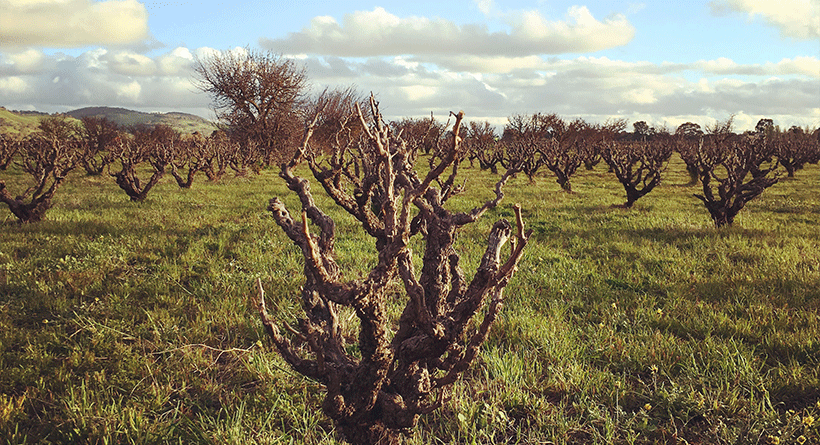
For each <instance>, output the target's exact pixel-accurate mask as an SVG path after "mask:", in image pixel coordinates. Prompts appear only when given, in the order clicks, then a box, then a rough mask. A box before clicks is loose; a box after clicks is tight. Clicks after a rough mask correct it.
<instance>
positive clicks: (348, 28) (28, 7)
mask: <svg viewBox="0 0 820 445" xmlns="http://www.w3.org/2000/svg"><path fill="white" fill-rule="evenodd" d="M243 48H252V49H255V50H260V51H270V52H272V53H274V54H279V55H282V56H284V57H288V58H292V59H294V60H295V61H297V62H298V63H299V64H301V65H302V66H304V67H305V69H306V73H307V76H308V78H309V80H310V84H311V88H312V89H313V91H320V90H322V89H324V88H326V87H329V88H337V87H338V88H345V87H349V86H353V87H355V88H356V89H357V90H358V91H360V92H361V93H363V94H369V93H370V92H372V93H373V94H374V95H375V96H376V98H377V99H378V100H379V102H380V104H381V110H382V113H383V114H384V115H385V117H387V118H390V119H393V118H396V119H397V118H403V117H423V116H428V117H429V116H430V113H431V112H432V113H433V114H434V115H435V116H437V117H438V118H439V119H441V120H446V118H447V115H448V113H449V111H458V110H464V112H465V115H466V119H468V120H475V121H489V122H490V123H492V124H494V125H499V126H503V125H504V123H506V121H507V118H508V117H509V116H512V115H515V114H530V113H536V112H543V113H557V114H558V115H560V116H562V117H565V118H567V119H571V118H576V117H580V118H583V119H585V120H587V121H588V122H593V123H603V122H606V121H607V120H610V119H616V118H623V119H626V120H627V121H628V122H629V123H630V124H632V123H634V122H637V121H646V122H648V123H649V124H650V125H653V126H655V127H658V128H661V127H665V128H667V129H670V130H674V129H675V128H676V127H677V126H678V125H680V124H681V123H684V122H695V123H698V124H700V125H702V126H704V127H705V126H708V125H712V124H714V123H715V122H716V121H725V120H726V119H728V118H729V117H730V116H734V122H735V129H736V130H739V131H743V130H747V129H751V128H754V126H755V124H756V123H757V121H758V120H759V119H761V118H771V119H773V120H774V121H775V124H777V125H780V126H781V127H786V128H787V127H790V126H792V125H799V126H802V127H807V126H808V127H811V128H816V127H820V0H778V1H776V2H775V1H771V0H687V1H670V0H665V1H643V2H641V1H620V0H608V1H597V0H574V1H549V0H530V1H527V0H514V1H504V2H501V1H496V0H451V1H441V0H437V1H426V0H414V1H412V2H408V1H406V0H405V1H400V2H399V1H394V0H377V1H375V2H374V1H372V0H367V1H364V0H332V1H328V0H311V1H302V0H291V1H276V2H260V1H245V0H233V1H229V2H220V1H207V0H206V1H198V2H173V1H139V0H102V1H93V0H0V106H4V107H6V108H7V109H16V110H37V111H44V112H49V113H53V112H61V111H69V110H72V109H76V108H80V107H85V106H115V107H124V108H130V109H134V110H140V111H149V112H153V111H156V112H167V111H182V112H189V113H193V114H197V115H200V116H203V117H205V118H208V119H212V118H213V117H214V114H213V111H212V109H211V106H210V104H211V98H210V97H209V96H207V95H206V94H205V93H202V92H200V91H199V90H198V89H197V87H196V81H197V79H196V76H195V74H194V71H193V65H194V63H195V61H196V59H197V58H202V57H208V56H209V55H211V54H214V53H215V52H224V51H241V50H243Z"/></svg>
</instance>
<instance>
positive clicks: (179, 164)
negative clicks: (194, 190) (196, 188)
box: [168, 133, 209, 189]
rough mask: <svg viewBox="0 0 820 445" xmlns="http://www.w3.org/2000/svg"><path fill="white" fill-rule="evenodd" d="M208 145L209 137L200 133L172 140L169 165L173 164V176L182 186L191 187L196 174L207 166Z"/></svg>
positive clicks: (184, 187)
mask: <svg viewBox="0 0 820 445" xmlns="http://www.w3.org/2000/svg"><path fill="white" fill-rule="evenodd" d="M207 147H208V146H207V139H206V138H205V137H204V136H202V135H201V134H200V133H194V134H192V135H190V136H188V137H182V136H180V137H179V138H175V139H172V140H171V144H170V146H169V150H168V156H169V159H168V165H170V166H171V176H173V177H174V179H175V180H176V182H177V185H178V186H179V187H180V188H183V189H189V188H191V187H192V186H193V184H194V178H195V177H196V174H197V173H199V172H202V171H204V170H205V168H206V167H207V162H208V159H209V153H208V151H207Z"/></svg>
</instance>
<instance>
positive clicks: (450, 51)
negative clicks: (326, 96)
mask: <svg viewBox="0 0 820 445" xmlns="http://www.w3.org/2000/svg"><path fill="white" fill-rule="evenodd" d="M507 24H508V26H509V28H510V29H509V31H506V32H490V31H489V30H488V28H487V27H486V26H485V25H483V24H468V25H461V26H459V25H456V24H455V23H454V22H452V21H449V20H445V19H442V18H426V17H406V18H400V17H398V16H395V15H393V14H391V13H389V12H388V11H387V10H385V9H384V8H380V7H379V8H376V9H374V10H373V11H358V12H354V13H352V14H347V15H345V17H344V18H343V20H342V23H339V22H337V21H336V20H335V19H334V18H332V17H327V16H322V17H316V18H314V19H313V20H311V22H310V25H308V26H307V27H306V28H304V29H302V31H299V32H294V33H290V34H288V36H287V37H285V38H282V39H263V40H262V45H263V46H265V47H267V48H270V49H272V50H274V51H276V52H281V53H286V54H301V53H306V54H319V55H333V56H339V57H372V56H386V55H401V54H413V55H415V56H417V57H418V56H421V55H480V56H506V57H523V56H529V55H536V54H563V53H582V52H594V51H599V50H603V49H607V48H612V47H616V46H621V45H625V44H627V43H628V42H629V41H630V40H632V38H633V37H634V35H635V28H634V27H633V26H632V25H631V24H630V23H629V22H628V21H627V19H626V17H624V16H623V15H615V16H612V17H609V18H607V19H604V20H603V21H600V20H597V19H596V18H595V17H593V15H592V13H591V12H590V11H589V9H587V8H586V7H582V6H573V7H571V8H570V9H569V10H568V11H567V16H566V17H565V19H564V20H560V21H550V20H547V19H546V18H545V17H543V16H542V15H541V14H540V13H539V12H537V11H524V12H518V13H514V14H508V15H507Z"/></svg>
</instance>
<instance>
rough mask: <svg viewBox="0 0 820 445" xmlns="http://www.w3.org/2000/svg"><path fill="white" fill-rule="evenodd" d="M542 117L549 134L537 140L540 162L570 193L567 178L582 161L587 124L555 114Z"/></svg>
mask: <svg viewBox="0 0 820 445" xmlns="http://www.w3.org/2000/svg"><path fill="white" fill-rule="evenodd" d="M543 119H544V123H543V124H542V125H543V126H545V127H546V128H547V129H548V130H549V135H550V136H549V138H546V139H541V140H540V141H539V142H540V143H539V144H538V153H539V154H540V155H541V159H542V161H541V162H542V163H543V165H544V166H545V167H546V168H548V169H549V170H550V171H551V172H552V173H553V174H554V175H555V181H556V182H557V183H558V185H560V186H561V189H563V190H564V191H566V192H570V193H571V192H572V184H570V182H569V180H570V178H571V177H572V175H574V174H575V172H576V171H577V170H578V167H580V166H581V164H582V163H583V162H584V147H585V145H586V144H587V141H586V139H585V136H586V135H587V134H588V131H587V130H588V128H589V125H588V124H587V123H586V122H584V121H583V120H582V119H575V120H573V121H572V122H569V123H567V122H566V121H564V120H563V119H561V118H560V117H558V115H556V114H549V115H545V116H543Z"/></svg>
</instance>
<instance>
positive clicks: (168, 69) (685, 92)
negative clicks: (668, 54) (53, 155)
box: [0, 47, 820, 130]
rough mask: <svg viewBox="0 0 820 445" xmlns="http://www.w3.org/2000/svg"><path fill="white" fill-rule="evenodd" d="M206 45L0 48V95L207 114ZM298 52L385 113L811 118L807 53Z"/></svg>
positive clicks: (332, 82) (324, 81)
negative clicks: (666, 58)
mask: <svg viewBox="0 0 820 445" xmlns="http://www.w3.org/2000/svg"><path fill="white" fill-rule="evenodd" d="M238 50H239V51H241V50H244V49H238ZM215 52H216V51H215V50H213V49H210V48H198V49H188V48H184V47H180V48H175V49H172V50H169V51H168V52H166V53H163V54H158V55H150V54H140V53H136V52H133V51H127V50H110V49H103V48H96V49H92V50H89V51H85V52H84V53H82V54H80V55H78V56H70V55H66V54H51V55H49V54H44V53H42V52H39V51H21V52H17V53H6V54H5V55H0V104H2V105H4V106H6V107H10V108H18V109H21V108H32V107H33V108H35V109H39V110H42V111H55V109H54V107H55V106H59V107H62V108H61V110H67V109H72V108H79V107H81V106H88V105H109V106H122V107H127V108H135V109H145V108H147V107H150V109H152V110H172V109H173V110H179V111H186V110H196V111H197V112H199V113H201V114H203V115H207V114H208V111H207V110H208V106H209V103H210V98H209V97H208V96H207V95H206V94H202V93H197V89H196V87H195V85H194V84H193V82H194V79H195V76H194V74H193V71H192V66H193V64H192V62H193V59H194V58H195V56H194V55H196V56H199V57H203V56H207V55H208V54H214V53H215ZM299 63H303V64H304V65H305V66H306V68H307V72H308V75H309V77H310V79H311V81H312V83H314V85H316V88H317V89H319V90H320V89H321V88H323V87H324V86H330V87H335V86H344V85H356V86H357V88H358V89H359V90H360V91H362V92H364V93H367V92H370V91H373V92H374V93H375V94H376V95H377V97H378V98H379V100H380V101H381V103H382V104H383V108H382V111H383V112H384V113H385V116H386V117H387V118H389V119H392V118H400V117H405V116H415V117H427V116H429V115H430V112H431V111H433V112H434V113H435V115H436V116H440V117H441V118H442V119H446V116H447V113H448V112H449V111H451V110H459V109H463V110H465V112H466V113H467V118H468V119H469V120H489V121H491V122H493V123H495V124H498V123H503V121H504V120H505V119H506V117H507V116H510V115H512V114H517V113H530V112H536V111H543V112H555V113H558V114H560V115H562V116H565V117H568V118H572V117H582V118H584V119H586V120H589V121H592V122H603V121H606V120H607V119H609V118H613V117H625V118H627V119H630V120H632V121H634V120H646V121H647V122H650V123H652V124H653V125H654V124H655V123H662V122H666V123H669V125H670V126H673V124H675V123H677V124H680V123H682V122H686V121H693V122H698V123H700V124H701V125H705V124H709V123H711V122H713V121H714V120H715V119H718V120H720V119H725V118H726V117H728V116H729V115H731V114H739V113H745V115H748V116H750V118H749V120H754V122H752V125H754V123H755V122H756V119H754V118H757V119H759V118H760V117H771V118H773V119H775V121H776V122H777V123H778V124H779V125H781V126H790V125H792V124H797V125H801V126H805V125H809V126H815V127H816V126H820V117H818V116H820V114H818V105H817V97H818V91H820V76H819V75H818V74H817V68H818V67H820V61H819V60H818V59H817V58H816V57H795V58H790V59H783V60H781V61H779V62H772V63H765V64H754V65H747V64H740V63H737V62H735V61H734V60H731V59H728V58H719V59H715V60H703V61H698V62H695V63H691V64H675V63H662V64H655V63H650V62H629V61H623V60H617V59H612V58H607V57H591V56H583V57H574V58H557V57H543V56H535V55H531V56H521V57H502V56H496V57H483V58H482V57H479V56H476V55H464V56H460V57H452V58H450V57H444V56H435V55H429V56H424V57H419V56H403V55H401V56H392V57H371V58H364V59H351V58H341V57H330V56H327V57H316V56H308V57H306V58H304V59H302V60H300V61H299ZM739 125H740V124H739ZM738 128H739V129H740V130H744V129H745V128H741V127H738Z"/></svg>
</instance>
